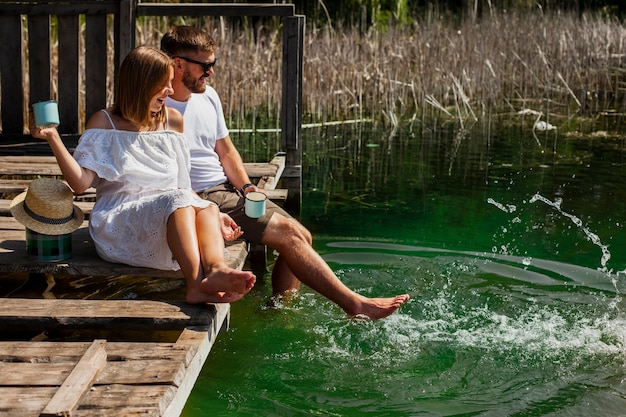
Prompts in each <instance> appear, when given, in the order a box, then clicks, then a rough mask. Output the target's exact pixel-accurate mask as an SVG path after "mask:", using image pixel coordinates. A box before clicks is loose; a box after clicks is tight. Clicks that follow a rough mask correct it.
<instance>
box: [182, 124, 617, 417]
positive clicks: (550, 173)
mask: <svg viewBox="0 0 626 417" xmlns="http://www.w3.org/2000/svg"><path fill="white" fill-rule="evenodd" d="M495 130H496V129H490V131H489V132H488V133H487V131H486V130H485V129H479V130H478V131H474V132H469V133H467V132H463V131H461V132H459V131H455V130H454V129H445V128H443V129H437V130H436V131H434V130H433V131H429V130H427V129H424V130H418V129H416V130H413V131H411V130H410V129H408V128H407V129H400V130H398V131H397V132H394V133H393V134H392V132H373V131H371V130H370V129H369V127H368V125H359V126H352V127H349V128H326V129H319V130H317V129H316V130H306V131H305V139H304V140H305V144H304V166H303V186H304V187H303V188H304V192H303V204H302V222H303V223H304V224H305V225H306V226H307V227H309V228H310V230H311V231H312V232H313V234H314V238H315V247H316V249H317V250H319V251H320V253H321V254H322V255H323V256H324V258H325V259H326V260H327V261H328V262H329V264H330V265H331V266H332V268H333V269H334V270H335V271H336V273H337V275H338V276H339V277H340V278H341V279H342V280H343V281H344V282H345V283H347V284H348V285H349V286H350V287H351V288H353V289H355V290H358V291H359V292H361V293H363V294H367V295H371V296H390V295H394V294H398V293H403V292H409V293H410V294H411V295H412V299H411V301H410V302H409V303H408V304H406V305H405V306H403V307H402V308H401V309H400V311H399V312H398V313H397V314H394V315H393V316H391V317H389V318H386V319H383V320H380V321H376V322H362V321H352V320H348V319H346V318H345V317H344V315H343V313H342V311H341V310H340V309H339V308H338V307H336V306H335V305H334V304H332V303H330V302H328V301H327V300H325V299H324V298H322V297H320V296H319V295H317V294H316V293H314V292H312V291H310V290H309V289H306V288H304V289H303V291H302V293H301V295H300V296H299V297H298V298H297V299H296V300H294V301H293V302H291V303H289V304H279V305H278V306H272V304H271V303H270V302H269V294H270V292H271V289H270V287H269V285H263V284H259V285H257V286H256V287H255V289H254V290H253V291H252V292H251V294H250V295H249V296H247V297H246V298H244V300H242V301H240V302H237V303H234V304H233V305H232V321H231V326H230V329H229V331H228V332H227V333H223V334H221V335H220V336H219V337H218V340H217V343H216V344H215V346H214V347H213V351H212V353H211V354H210V355H209V358H208V360H207V362H206V365H205V367H204V369H203V371H202V374H201V376H200V378H199V381H198V383H197V385H196V387H195V388H194V390H193V392H192V395H191V397H190V399H189V402H188V404H187V406H186V408H185V411H184V414H183V415H184V416H187V417H189V416H205V415H217V416H260V415H262V416H309V415H325V416H363V415H371V416H387V415H388V416H453V415H454V416H505V415H506V416H599V415H602V416H623V415H624V413H625V410H626V382H625V381H626V363H625V362H626V360H625V359H626V313H625V312H624V309H625V308H626V302H625V301H624V300H623V299H622V295H621V294H622V292H624V291H625V289H626V285H625V281H626V277H625V276H624V275H626V272H625V270H626V253H625V251H624V247H626V246H625V245H626V233H624V225H625V224H626V207H625V205H626V175H625V174H626V172H625V164H626V152H625V149H626V147H625V143H624V140H623V139H621V138H615V137H613V138H611V137H602V136H600V135H597V136H594V137H589V136H588V137H585V138H580V137H564V136H556V134H555V132H554V131H552V132H547V133H545V132H542V133H541V134H539V135H538V139H539V141H540V145H539V144H538V143H537V141H536V140H535V138H534V137H533V135H532V133H531V132H530V131H528V130H524V129H521V128H520V127H519V126H516V127H511V128H509V129H507V130H501V131H498V132H497V133H496V132H495Z"/></svg>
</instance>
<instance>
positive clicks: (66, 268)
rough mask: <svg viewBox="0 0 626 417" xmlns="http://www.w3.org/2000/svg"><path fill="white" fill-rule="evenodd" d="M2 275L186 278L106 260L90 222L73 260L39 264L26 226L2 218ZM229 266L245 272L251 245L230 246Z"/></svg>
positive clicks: (77, 235) (79, 235)
mask: <svg viewBox="0 0 626 417" xmlns="http://www.w3.org/2000/svg"><path fill="white" fill-rule="evenodd" d="M0 227H1V229H0V272H37V273H50V274H68V275H96V276H120V275H133V276H146V277H165V278H168V277H169V278H182V277H183V274H182V272H181V271H180V270H178V271H165V270H160V269H151V268H141V267H136V266H129V265H125V264H116V263H112V262H107V261H105V260H102V259H101V258H100V257H99V256H98V255H97V254H96V250H95V247H94V243H93V240H92V239H91V236H89V231H88V226H87V221H85V222H84V223H83V225H82V226H81V228H79V229H78V230H76V231H75V232H73V233H72V257H71V258H70V259H68V260H65V261H58V262H37V261H33V260H30V259H28V258H27V256H26V242H25V234H24V232H23V230H24V226H22V225H21V224H20V223H19V222H18V221H17V220H15V219H13V218H12V217H0ZM226 250H227V252H228V259H227V260H228V264H229V265H230V266H231V267H232V268H235V269H241V268H242V267H243V265H244V263H245V260H246V256H247V254H248V248H247V244H246V243H245V242H244V241H242V240H237V241H235V242H226Z"/></svg>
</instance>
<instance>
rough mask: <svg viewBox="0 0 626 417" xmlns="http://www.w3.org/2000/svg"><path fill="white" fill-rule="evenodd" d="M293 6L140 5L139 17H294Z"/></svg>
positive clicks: (250, 4)
mask: <svg viewBox="0 0 626 417" xmlns="http://www.w3.org/2000/svg"><path fill="white" fill-rule="evenodd" d="M294 13H295V6H294V5H293V4H262V3H256V4H255V3H242V4H234V3H230V4H207V3H186V4H184V3H176V4H166V3H139V4H138V5H137V16H293V15H294Z"/></svg>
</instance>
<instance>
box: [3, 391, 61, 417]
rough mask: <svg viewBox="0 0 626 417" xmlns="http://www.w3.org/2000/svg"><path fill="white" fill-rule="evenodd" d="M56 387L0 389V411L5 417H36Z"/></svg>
mask: <svg viewBox="0 0 626 417" xmlns="http://www.w3.org/2000/svg"><path fill="white" fill-rule="evenodd" d="M56 389H57V388H56V387H0V410H1V412H2V413H3V414H2V415H3V416H7V417H9V416H10V417H36V416H38V415H39V413H40V412H41V410H42V409H43V408H44V407H45V405H46V404H47V403H48V401H50V398H52V396H53V395H54V393H55V392H56Z"/></svg>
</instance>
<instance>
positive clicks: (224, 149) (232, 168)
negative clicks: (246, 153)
mask: <svg viewBox="0 0 626 417" xmlns="http://www.w3.org/2000/svg"><path fill="white" fill-rule="evenodd" d="M215 152H216V153H217V156H218V157H219V158H220V162H221V163H222V167H223V168H224V173H225V174H226V177H227V178H228V181H229V182H230V183H231V184H232V185H234V186H235V187H236V188H237V189H238V190H241V187H243V186H244V185H246V184H250V177H248V173H247V172H246V168H245V167H244V166H243V159H241V155H240V154H239V151H238V150H237V148H235V145H234V144H233V142H232V140H231V139H230V136H226V137H225V138H223V139H220V140H218V141H217V142H216V144H215ZM249 191H259V190H258V189H257V187H256V186H254V185H253V186H250V187H246V190H245V192H246V194H247V193H248V192H249Z"/></svg>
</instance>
